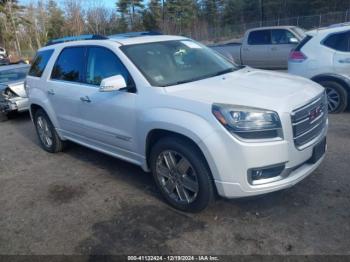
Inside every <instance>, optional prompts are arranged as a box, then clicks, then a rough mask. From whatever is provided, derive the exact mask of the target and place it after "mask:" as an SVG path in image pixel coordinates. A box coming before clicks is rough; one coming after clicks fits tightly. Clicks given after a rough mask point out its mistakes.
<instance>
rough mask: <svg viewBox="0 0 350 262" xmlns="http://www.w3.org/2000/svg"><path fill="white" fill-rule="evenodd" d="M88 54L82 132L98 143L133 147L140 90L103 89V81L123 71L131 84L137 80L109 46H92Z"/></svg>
mask: <svg viewBox="0 0 350 262" xmlns="http://www.w3.org/2000/svg"><path fill="white" fill-rule="evenodd" d="M87 56H88V58H87V70H86V82H87V83H86V84H85V85H84V86H83V87H82V88H81V90H80V92H79V93H80V96H81V100H80V102H79V105H78V111H79V116H80V123H81V125H82V129H81V132H80V135H82V136H84V137H85V138H86V139H88V140H89V141H90V142H93V143H95V144H96V145H100V146H101V145H104V146H108V147H114V148H119V149H122V150H127V151H133V150H134V149H135V144H134V142H135V132H136V112H135V109H136V106H135V103H136V98H137V94H136V93H134V92H128V91H112V92H100V91H99V85H100V83H101V81H102V80H103V79H104V78H108V77H111V76H115V75H122V76H123V77H124V78H125V79H126V82H127V83H128V85H129V86H131V85H132V84H133V83H132V79H131V77H130V74H129V73H128V72H127V70H126V68H125V67H124V66H123V64H122V63H121V61H120V60H119V58H118V57H117V55H116V54H115V53H114V52H113V51H111V50H109V49H107V48H104V47H88V52H87ZM101 61H103V63H101ZM114 150H115V149H114Z"/></svg>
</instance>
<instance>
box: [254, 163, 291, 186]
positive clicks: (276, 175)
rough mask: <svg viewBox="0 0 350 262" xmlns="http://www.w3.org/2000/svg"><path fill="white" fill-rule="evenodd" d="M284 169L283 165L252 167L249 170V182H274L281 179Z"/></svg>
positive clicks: (258, 183) (257, 183) (255, 183)
mask: <svg viewBox="0 0 350 262" xmlns="http://www.w3.org/2000/svg"><path fill="white" fill-rule="evenodd" d="M284 169H285V165H284V164H282V165H278V166H274V167H267V168H259V169H252V170H251V171H250V179H249V182H250V183H251V184H253V185H260V184H266V183H271V182H275V181H277V180H280V179H282V176H281V174H282V172H283V170H284Z"/></svg>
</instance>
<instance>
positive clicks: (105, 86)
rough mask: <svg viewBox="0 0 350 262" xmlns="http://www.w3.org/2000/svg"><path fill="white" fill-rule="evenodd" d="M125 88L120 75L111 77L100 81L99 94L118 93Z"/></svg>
mask: <svg viewBox="0 0 350 262" xmlns="http://www.w3.org/2000/svg"><path fill="white" fill-rule="evenodd" d="M126 87H127V84H126V82H125V79H124V77H123V76H122V75H116V76H111V77H108V78H105V79H103V80H102V82H101V85H100V92H113V91H120V90H121V89H124V88H126Z"/></svg>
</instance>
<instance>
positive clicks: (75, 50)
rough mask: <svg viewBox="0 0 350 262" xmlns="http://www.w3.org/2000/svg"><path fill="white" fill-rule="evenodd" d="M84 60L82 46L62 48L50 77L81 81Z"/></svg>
mask: <svg viewBox="0 0 350 262" xmlns="http://www.w3.org/2000/svg"><path fill="white" fill-rule="evenodd" d="M84 60H85V48H84V47H69V48H65V49H63V51H62V52H61V54H60V56H59V57H58V59H57V61H56V63H55V65H54V67H53V70H52V75H51V78H52V79H58V80H65V81H71V82H83V75H84Z"/></svg>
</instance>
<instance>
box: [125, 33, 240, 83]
mask: <svg viewBox="0 0 350 262" xmlns="http://www.w3.org/2000/svg"><path fill="white" fill-rule="evenodd" d="M121 49H122V50H123V52H124V53H125V54H126V55H127V56H128V57H129V59H130V60H131V61H132V62H133V63H134V64H135V65H136V66H137V68H138V69H139V70H140V71H141V72H142V74H143V75H144V76H145V77H146V78H147V80H148V81H149V82H150V84H151V85H153V86H171V85H176V84H182V83H188V82H192V81H197V80H200V79H205V78H209V77H213V76H217V75H221V74H225V73H229V72H232V71H234V70H236V69H238V67H237V66H236V65H234V64H232V63H231V62H229V61H228V60H226V59H224V58H223V57H222V56H221V55H219V54H217V53H216V52H214V51H213V50H211V49H210V48H208V47H206V46H203V45H201V44H199V43H197V42H194V41H191V40H181V41H180V40H177V41H165V42H156V43H147V44H136V45H126V46H123V47H121Z"/></svg>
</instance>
